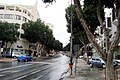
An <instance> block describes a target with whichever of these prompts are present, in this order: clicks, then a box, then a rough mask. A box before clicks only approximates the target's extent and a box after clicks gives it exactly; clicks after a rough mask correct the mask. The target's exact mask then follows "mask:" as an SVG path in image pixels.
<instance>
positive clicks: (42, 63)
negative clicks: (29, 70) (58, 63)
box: [28, 62, 54, 64]
mask: <svg viewBox="0 0 120 80" xmlns="http://www.w3.org/2000/svg"><path fill="white" fill-rule="evenodd" d="M28 63H42V64H54V62H28Z"/></svg>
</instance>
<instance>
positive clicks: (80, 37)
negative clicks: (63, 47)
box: [66, 1, 104, 53]
mask: <svg viewBox="0 0 120 80" xmlns="http://www.w3.org/2000/svg"><path fill="white" fill-rule="evenodd" d="M88 2H90V1H88ZM88 2H87V5H86V3H84V4H85V6H84V8H83V14H84V16H85V19H86V20H87V23H88V24H89V25H90V26H92V27H89V29H90V31H91V32H92V33H94V31H95V29H96V28H97V26H98V25H100V24H99V21H98V19H97V13H96V8H94V7H96V6H95V5H91V4H90V3H88ZM91 13H92V14H91ZM101 13H102V14H103V15H104V10H102V11H101ZM103 15H102V19H104V16H103ZM71 18H72V23H71ZM66 20H67V28H68V29H67V31H68V32H69V33H71V24H72V29H73V33H72V34H73V36H74V38H73V43H74V44H75V43H77V44H78V43H79V44H82V45H83V46H84V50H85V52H86V53H89V52H88V50H87V44H88V43H89V40H88V38H87V35H86V33H85V30H84V29H83V27H82V25H81V23H80V21H79V19H78V17H77V13H76V10H75V6H74V5H70V6H69V7H68V8H67V9H66ZM81 47H82V46H81Z"/></svg>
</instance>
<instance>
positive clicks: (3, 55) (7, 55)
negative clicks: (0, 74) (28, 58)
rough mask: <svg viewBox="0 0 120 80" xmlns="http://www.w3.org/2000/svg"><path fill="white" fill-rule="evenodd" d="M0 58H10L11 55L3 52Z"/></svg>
mask: <svg viewBox="0 0 120 80" xmlns="http://www.w3.org/2000/svg"><path fill="white" fill-rule="evenodd" d="M2 57H9V58H10V57H12V54H11V53H10V52H5V53H3V54H2Z"/></svg>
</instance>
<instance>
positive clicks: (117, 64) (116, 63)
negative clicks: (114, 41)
mask: <svg viewBox="0 0 120 80" xmlns="http://www.w3.org/2000/svg"><path fill="white" fill-rule="evenodd" d="M113 64H114V67H116V66H120V60H118V59H114V60H113Z"/></svg>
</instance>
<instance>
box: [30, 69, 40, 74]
mask: <svg viewBox="0 0 120 80" xmlns="http://www.w3.org/2000/svg"><path fill="white" fill-rule="evenodd" d="M40 71H41V70H37V71H35V72H32V73H31V74H35V73H37V72H40Z"/></svg>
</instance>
